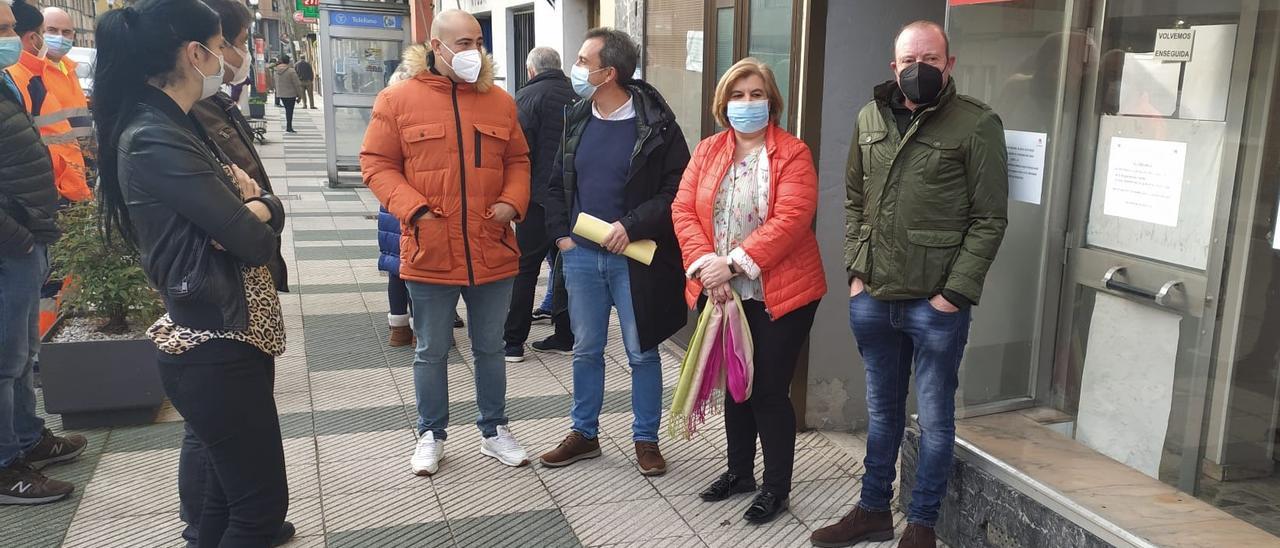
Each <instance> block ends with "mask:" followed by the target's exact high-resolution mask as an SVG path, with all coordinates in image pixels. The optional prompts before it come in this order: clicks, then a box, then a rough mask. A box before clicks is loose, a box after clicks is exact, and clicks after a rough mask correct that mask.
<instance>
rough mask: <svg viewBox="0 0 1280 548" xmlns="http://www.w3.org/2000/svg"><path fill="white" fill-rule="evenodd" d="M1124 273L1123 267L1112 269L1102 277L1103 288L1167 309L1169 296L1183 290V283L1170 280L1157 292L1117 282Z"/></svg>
mask: <svg viewBox="0 0 1280 548" xmlns="http://www.w3.org/2000/svg"><path fill="white" fill-rule="evenodd" d="M1124 271H1125V267H1123V266H1113V267H1111V269H1110V270H1108V271H1107V273H1106V274H1105V275H1103V276H1102V287H1105V288H1107V289H1110V290H1112V291H1119V292H1121V293H1127V294H1129V295H1135V296H1138V297H1143V298H1147V299H1151V300H1152V301H1153V302H1155V303H1156V304H1158V305H1160V306H1165V307H1167V306H1169V294H1170V293H1172V292H1173V290H1174V289H1180V288H1182V282H1179V281H1176V280H1170V281H1167V282H1165V283H1164V285H1162V286H1160V289H1158V290H1156V291H1152V290H1150V289H1143V288H1141V287H1138V286H1136V285H1133V284H1130V283H1128V282H1123V281H1120V280H1117V279H1116V277H1117V276H1123V275H1124Z"/></svg>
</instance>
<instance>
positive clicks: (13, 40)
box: [0, 36, 22, 70]
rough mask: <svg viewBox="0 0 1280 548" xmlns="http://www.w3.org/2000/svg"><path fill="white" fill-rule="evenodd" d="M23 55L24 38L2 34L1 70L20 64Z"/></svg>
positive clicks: (0, 43) (0, 45) (0, 41)
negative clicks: (19, 60)
mask: <svg viewBox="0 0 1280 548" xmlns="http://www.w3.org/2000/svg"><path fill="white" fill-rule="evenodd" d="M21 57H22V39H21V38H18V37H17V36H0V70H4V69H7V68H9V67H11V66H13V65H16V64H18V59H20V58H21Z"/></svg>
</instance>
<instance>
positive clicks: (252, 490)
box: [159, 340, 289, 548]
mask: <svg viewBox="0 0 1280 548" xmlns="http://www.w3.org/2000/svg"><path fill="white" fill-rule="evenodd" d="M159 362H160V377H161V379H162V380H163V381H164V389H165V393H166V394H167V395H168V396H169V400H170V401H172V402H173V406H174V408H176V409H177V410H178V412H179V413H181V414H182V416H183V418H185V419H186V421H187V427H188V430H187V432H188V434H190V435H193V436H189V437H188V439H184V440H183V444H182V452H181V455H180V458H179V464H178V492H179V496H180V499H181V510H182V514H183V519H184V520H186V521H187V523H188V528H187V530H186V531H184V532H183V537H184V538H186V539H187V540H188V541H192V540H194V541H195V542H196V543H197V545H198V546H200V547H201V548H205V547H218V548H232V547H235V548H240V547H244V548H264V547H266V546H270V544H271V540H272V539H273V538H274V537H275V536H276V534H277V533H278V532H279V531H280V526H281V525H282V524H283V523H284V518H285V514H286V513H288V510H289V486H288V481H287V479H286V476H285V467H284V445H283V442H282V440H281V438H280V419H279V416H278V415H277V414H276V403H275V398H274V396H273V395H272V386H273V384H274V378H275V358H273V357H271V356H268V355H266V354H263V353H262V352H259V351H258V350H256V349H254V348H252V347H250V346H249V345H246V344H243V343H238V342H232V341H226V340H214V341H210V342H207V343H204V344H202V345H200V346H198V347H196V348H195V349H193V350H190V351H188V352H186V353H184V354H181V355H178V356H170V355H167V354H163V353H162V354H160V359H159ZM193 527H194V529H193ZM192 533H194V535H193V534H192ZM193 536H194V537H195V538H194V539H193V538H192V537H193Z"/></svg>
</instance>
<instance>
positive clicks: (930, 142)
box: [915, 135, 969, 220]
mask: <svg viewBox="0 0 1280 548" xmlns="http://www.w3.org/2000/svg"><path fill="white" fill-rule="evenodd" d="M917 143H919V146H917V147H915V148H916V150H917V151H918V152H917V154H919V155H920V156H922V158H920V159H921V160H924V161H923V162H919V163H917V164H916V165H917V166H920V169H921V170H922V171H920V172H919V183H920V184H919V185H918V186H917V187H916V198H917V202H918V203H920V204H921V205H923V206H924V208H923V211H925V212H932V214H928V215H926V217H928V218H929V219H939V220H941V219H957V218H961V217H964V216H966V215H967V211H968V208H969V184H968V178H967V177H966V175H965V162H964V149H963V147H961V143H960V141H957V140H954V139H946V138H941V137H932V136H928V135H923V136H920V137H919V138H918V139H917ZM918 220H926V219H924V218H920V219H918Z"/></svg>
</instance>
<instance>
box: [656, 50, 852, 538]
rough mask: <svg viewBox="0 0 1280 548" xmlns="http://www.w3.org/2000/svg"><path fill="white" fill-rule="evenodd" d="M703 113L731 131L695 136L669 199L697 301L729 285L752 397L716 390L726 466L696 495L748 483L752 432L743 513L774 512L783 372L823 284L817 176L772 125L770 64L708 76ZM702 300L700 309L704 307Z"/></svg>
mask: <svg viewBox="0 0 1280 548" xmlns="http://www.w3.org/2000/svg"><path fill="white" fill-rule="evenodd" d="M711 108H712V114H713V115H714V116H715V118H716V121H717V122H718V123H719V124H720V125H721V126H723V127H726V128H729V129H726V130H724V131H722V132H720V133H717V134H715V135H712V136H711V137H708V138H706V139H704V140H703V141H702V142H701V143H699V144H698V147H697V149H696V150H695V151H694V153H693V160H691V161H690V163H689V169H687V170H685V172H684V179H683V180H682V181H681V183H680V192H679V193H678V194H676V200H675V203H673V204H672V206H671V211H672V218H673V219H674V221H675V226H676V236H677V237H678V238H679V239H680V246H681V249H682V250H683V251H684V264H685V265H686V268H687V274H688V277H689V281H688V283H687V284H686V290H685V298H686V299H687V302H688V303H689V305H690V306H691V307H692V306H696V305H698V302H699V297H700V296H701V295H702V294H703V293H704V292H705V293H706V294H707V296H708V297H709V298H710V301H711V302H713V303H726V302H727V303H729V304H733V300H734V294H735V293H736V294H737V296H738V297H740V298H741V299H742V309H743V312H744V313H745V315H746V319H747V324H748V327H749V328H750V330H751V340H752V342H753V346H754V350H755V354H754V356H753V357H752V359H753V364H754V366H755V367H754V373H755V376H754V377H753V382H752V384H751V397H749V398H747V400H746V401H744V402H742V403H737V402H735V401H734V400H733V398H731V397H728V395H726V396H725V398H724V426H725V435H726V437H727V439H728V457H729V469H728V471H727V472H725V473H723V474H721V475H720V477H719V478H718V479H716V480H715V481H714V482H712V483H711V485H710V486H709V487H707V489H706V490H705V491H703V492H702V494H701V497H702V500H705V501H708V502H715V501H721V500H725V499H727V498H729V497H730V496H732V495H733V494H737V493H747V492H751V491H754V490H755V487H756V480H755V459H756V439H757V438H759V440H760V446H761V447H762V448H763V450H764V485H763V486H762V487H761V489H760V494H758V495H756V497H755V500H754V501H752V503H751V505H750V506H749V507H748V508H747V511H746V513H745V514H744V515H743V519H746V520H747V521H749V522H752V523H766V522H769V521H772V520H773V519H774V518H775V517H777V516H778V514H779V513H781V512H782V511H783V510H785V509H786V508H787V505H788V499H789V497H790V494H791V471H792V464H793V462H794V459H795V450H796V415H795V410H794V408H793V407H792V406H791V395H790V390H791V381H792V377H793V376H794V374H795V365H796V361H797V360H798V359H799V358H800V348H801V347H802V346H803V345H804V342H805V340H806V339H808V337H809V329H810V328H812V327H813V318H814V315H815V314H816V313H817V310H818V301H819V300H821V299H822V296H823V295H824V294H826V292H827V286H826V283H825V281H824V280H825V275H824V274H823V270H822V255H821V253H820V252H819V251H818V239H817V237H816V236H815V235H814V233H813V219H814V216H815V215H816V214H817V209H818V174H817V171H815V170H814V167H813V155H812V154H810V152H809V147H808V146H807V145H805V143H804V141H801V140H800V139H797V138H796V137H795V136H794V135H791V134H790V133H787V132H786V130H784V129H782V128H780V127H778V119H779V118H780V117H781V116H782V115H783V114H784V113H785V112H786V110H785V109H784V108H783V105H782V93H781V92H780V91H779V90H778V84H777V81H776V80H775V79H774V76H773V71H772V70H771V69H770V68H769V66H768V65H766V64H764V63H762V62H760V61H758V60H756V59H753V58H750V57H748V58H746V59H743V60H741V61H738V62H737V63H735V64H734V65H733V66H732V67H730V68H729V70H728V72H725V74H724V76H722V77H721V78H720V83H719V84H717V85H716V93H715V99H714V102H713V103H712V107H711ZM706 305H707V301H706V299H702V304H701V306H706Z"/></svg>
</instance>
